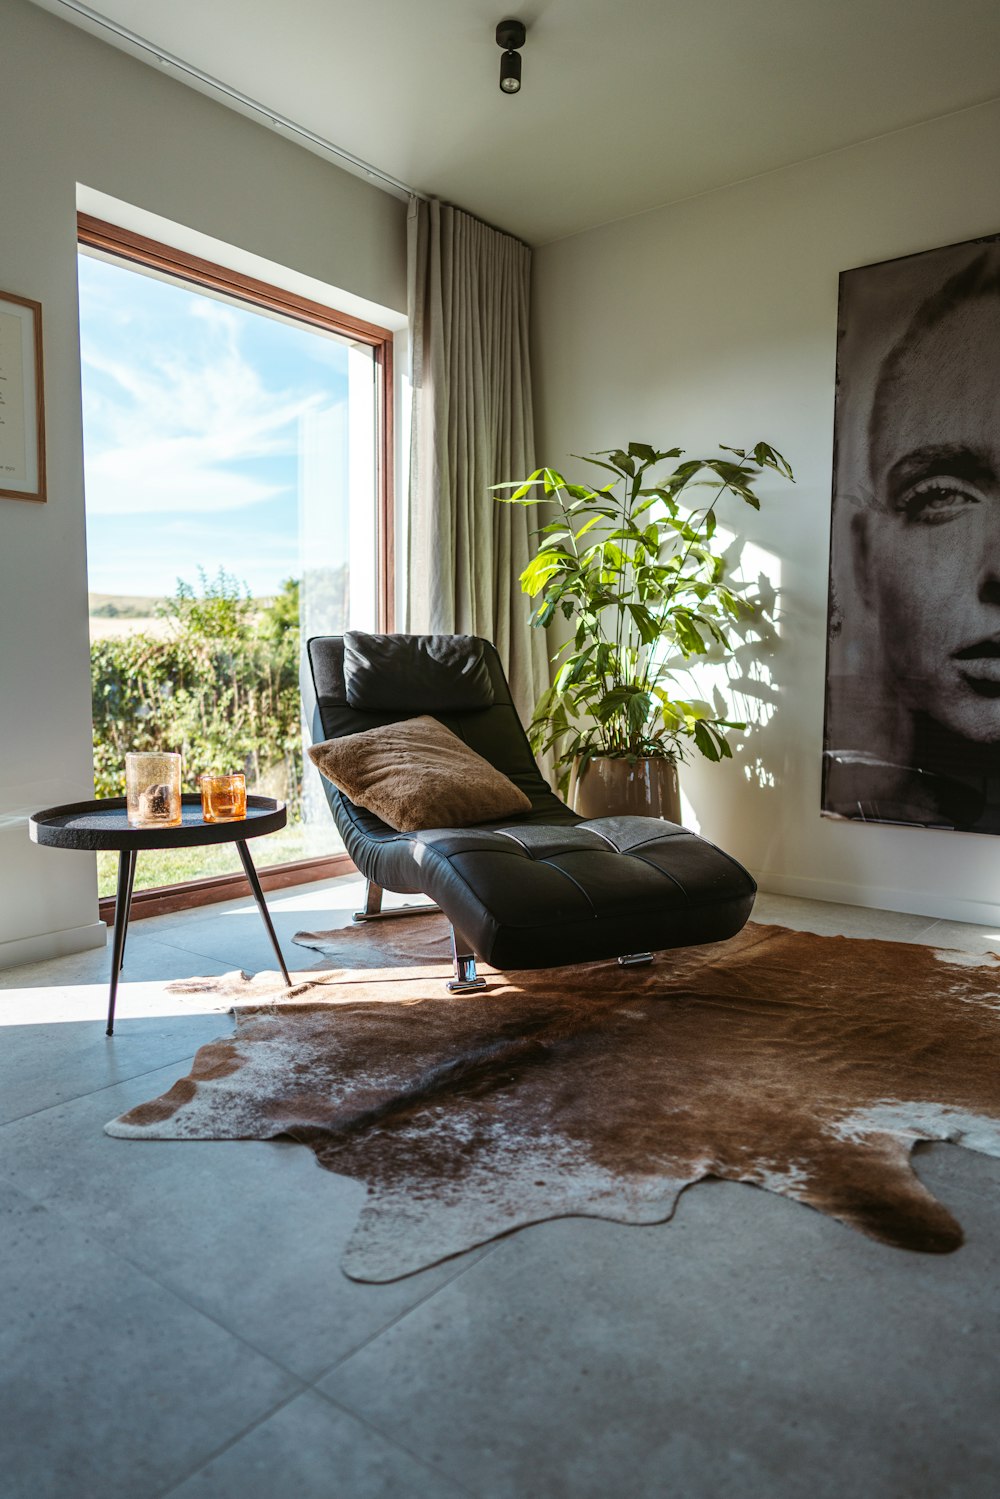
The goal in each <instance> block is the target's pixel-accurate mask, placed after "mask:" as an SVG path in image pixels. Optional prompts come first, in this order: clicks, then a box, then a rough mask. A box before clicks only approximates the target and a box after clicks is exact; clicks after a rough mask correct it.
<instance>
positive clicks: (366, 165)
mask: <svg viewBox="0 0 1000 1499" xmlns="http://www.w3.org/2000/svg"><path fill="white" fill-rule="evenodd" d="M57 3H58V4H59V5H60V6H62V8H63V10H71V11H73V12H75V14H76V15H78V16H82V17H83V19H84V20H86V21H89V22H90V23H91V24H92V25H93V26H97V27H100V28H101V29H103V30H104V31H110V32H111V33H112V34H113V35H114V36H116V37H118V38H119V39H120V40H121V41H124V42H128V44H129V45H130V46H132V47H137V48H138V49H139V50H140V51H141V52H146V53H148V54H149V56H150V57H152V58H155V59H156V61H157V62H159V63H161V64H163V65H164V66H166V67H170V68H172V69H174V70H175V71H176V72H178V73H181V74H186V75H187V77H188V78H191V79H193V80H194V81H195V82H196V83H200V84H202V85H203V86H204V87H205V88H208V89H211V90H212V91H213V92H214V93H217V94H221V95H222V96H223V98H225V99H229V100H231V101H232V102H233V103H234V104H239V105H240V106H241V107H242V108H243V109H247V110H249V111H250V112H251V113H252V114H255V115H259V116H260V118H261V119H262V120H264V121H266V122H267V123H268V124H270V125H272V126H274V127H276V128H277V129H278V130H281V131H285V132H287V134H288V135H290V136H297V137H298V138H299V139H300V140H302V141H305V142H307V143H308V145H310V146H312V147H314V148H315V149H316V150H318V151H322V152H323V153H324V154H325V155H327V156H332V157H334V158H335V159H336V160H337V161H339V162H341V163H343V164H344V165H345V166H346V167H348V168H349V169H350V170H351V171H352V172H354V173H355V174H356V175H358V176H360V177H363V178H365V179H366V180H368V181H370V182H376V183H378V185H379V186H380V187H383V188H385V189H386V190H387V191H388V192H392V193H394V194H397V195H398V196H399V197H402V198H411V197H413V198H425V197H426V194H425V193H420V192H417V190H416V188H413V187H409V186H408V185H407V184H406V183H405V182H400V181H399V179H398V178H397V177H393V176H391V175H390V174H389V173H388V172H383V171H382V170H381V168H380V167H373V166H372V164H371V162H368V161H362V159H361V157H360V156H354V155H353V154H352V153H351V152H350V151H345V150H344V148H343V147H342V146H336V145H334V143H333V141H328V140H326V139H325V137H324V136H322V135H317V133H316V132H315V131H314V130H309V129H307V128H306V126H305V125H299V124H297V123H296V122H295V120H291V119H289V118H288V116H287V115H283V114H279V113H278V111H277V110H274V109H268V107H267V105H266V104H261V103H260V101H259V100H257V99H251V98H250V96H249V94H244V93H241V92H240V90H239V89H236V88H233V87H232V86H231V85H230V84H228V83H223V82H222V81H221V80H220V79H218V78H213V77H212V75H211V74H210V73H204V72H202V70H201V68H197V67H195V65H194V64H193V63H189V62H185V61H184V59H183V58H181V57H175V56H174V55H173V53H171V52H168V51H167V50H166V48H164V47H157V46H156V45H155V44H154V43H153V42H150V41H147V39H146V38H145V37H143V36H140V35H139V34H138V32H135V31H130V30H129V28H128V27H127V26H121V25H119V23H118V22H117V21H112V20H110V19H109V17H108V16H102V15H101V13H100V12H99V11H96V10H91V8H90V6H89V5H83V4H81V3H80V0H57Z"/></svg>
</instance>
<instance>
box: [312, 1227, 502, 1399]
mask: <svg viewBox="0 0 1000 1499" xmlns="http://www.w3.org/2000/svg"><path fill="white" fill-rule="evenodd" d="M500 1242H501V1241H500V1240H499V1239H497V1240H496V1241H495V1242H493V1243H487V1244H486V1245H485V1247H483V1246H479V1245H475V1246H473V1247H474V1248H482V1253H480V1254H477V1255H476V1258H475V1259H474V1260H471V1261H470V1262H469V1264H467V1265H462V1266H460V1267H459V1268H458V1269H457V1270H456V1271H455V1272H454V1274H453V1275H449V1277H448V1279H447V1280H444V1281H442V1282H441V1284H440V1285H437V1286H434V1287H432V1289H431V1290H429V1291H428V1292H427V1294H426V1295H425V1296H421V1297H419V1298H418V1299H417V1300H416V1301H414V1302H412V1303H411V1304H410V1305H409V1306H407V1307H404V1308H403V1310H402V1311H401V1312H398V1313H397V1314H396V1316H395V1317H393V1318H391V1319H390V1321H388V1322H387V1323H386V1324H385V1326H384V1327H380V1328H379V1329H378V1331H377V1332H373V1333H372V1335H371V1336H370V1337H368V1338H362V1340H361V1342H360V1343H358V1344H357V1345H356V1346H355V1347H354V1348H351V1349H350V1350H349V1351H348V1352H347V1353H342V1354H341V1355H340V1357H339V1358H335V1359H334V1361H333V1363H332V1364H329V1365H327V1367H326V1368H325V1369H322V1370H321V1371H320V1372H319V1374H317V1375H316V1377H315V1378H314V1379H313V1380H311V1381H310V1384H311V1386H312V1388H313V1389H315V1388H316V1386H317V1384H318V1383H319V1381H320V1380H321V1379H326V1377H327V1375H328V1374H332V1373H333V1371H334V1369H339V1368H340V1367H341V1365H342V1364H345V1363H346V1362H347V1360H348V1359H352V1358H354V1356H355V1354H357V1353H360V1352H361V1351H362V1350H363V1349H365V1348H369V1347H370V1346H371V1345H372V1343H375V1342H377V1340H378V1339H379V1338H381V1337H383V1336H384V1334H385V1333H387V1332H390V1331H391V1330H392V1328H394V1327H398V1326H399V1324H400V1322H403V1321H405V1319H406V1318H407V1317H408V1316H409V1315H410V1313H411V1312H415V1311H416V1310H417V1308H418V1307H421V1306H426V1305H427V1303H428V1301H433V1299H434V1297H435V1296H437V1295H438V1293H439V1292H441V1291H444V1290H446V1289H449V1290H450V1288H451V1287H452V1286H454V1285H455V1284H456V1283H457V1282H458V1281H460V1280H461V1279H462V1277H463V1275H467V1274H468V1273H469V1271H470V1270H472V1269H473V1268H474V1267H475V1266H476V1265H480V1264H482V1262H483V1260H485V1259H488V1258H489V1257H490V1255H491V1254H493V1253H495V1251H496V1250H497V1249H499V1247H500ZM469 1252H470V1251H466V1253H469ZM424 1268H425V1269H427V1270H430V1269H433V1266H432V1265H427V1266H425V1267H424ZM343 1273H344V1272H343V1271H341V1274H343ZM348 1279H350V1277H348ZM362 1284H369V1285H371V1284H376V1282H371V1281H369V1282H362ZM383 1284H385V1282H383ZM316 1393H317V1394H318V1395H323V1398H324V1400H327V1399H330V1398H331V1397H330V1396H327V1395H325V1394H324V1393H323V1391H322V1390H317V1391H316ZM336 1403H337V1402H336V1401H335V1402H334V1404H336ZM347 1408H348V1407H345V1409H347Z"/></svg>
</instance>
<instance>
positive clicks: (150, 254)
mask: <svg viewBox="0 0 1000 1499" xmlns="http://www.w3.org/2000/svg"><path fill="white" fill-rule="evenodd" d="M77 239H78V242H79V244H80V245H81V246H83V247H85V248H87V249H91V250H100V251H103V252H104V253H105V254H107V255H111V256H113V257H114V258H115V259H116V260H124V261H128V262H131V263H132V264H133V265H135V266H137V267H142V268H144V269H146V270H153V271H160V272H161V273H163V274H164V275H167V276H171V277H173V278H174V279H175V280H178V281H186V282H188V283H190V284H191V285H193V286H195V287H199V288H202V289H207V290H209V291H216V292H221V293H223V294H224V295H225V296H228V297H232V298H234V299H235V300H237V301H240V302H245V303H247V304H248V305H249V306H251V307H257V308H260V309H262V310H263V311H265V312H276V313H280V314H282V315H283V316H285V317H288V318H291V319H293V320H294V321H296V322H299V323H305V324H307V325H308V326H310V327H313V328H320V329H323V330H324V331H325V332H328V333H336V334H339V335H340V336H341V337H345V338H349V339H351V340H352V342H354V343H361V344H366V345H367V346H368V347H369V348H370V349H371V350H372V356H373V360H374V364H375V369H376V380H375V402H376V409H375V423H376V426H375V432H376V438H375V443H376V450H375V469H376V494H375V531H376V567H377V584H376V587H377V596H378V601H377V609H378V628H379V630H381V631H390V630H392V629H394V628H395V592H396V588H395V548H394V534H393V533H394V525H393V520H394V515H395V489H394V454H395V432H394V421H393V410H394V408H393V401H394V384H393V357H392V356H393V335H392V332H391V330H390V329H388V328H382V327H379V325H378V324H377V323H368V322H365V321H364V320H363V319H362V318H356V317H352V316H350V315H349V314H348V313H346V312H337V311H335V309H334V308H332V307H326V306H324V305H323V304H322V303H321V302H313V301H311V300H310V299H309V298H308V297H301V296H299V295H298V294H297V293H295V292H290V291H285V290H284V288H283V287H279V286H273V285H272V284H271V283H270V282H267V281H258V280H256V279H255V278H254V277H253V276H246V275H244V274H243V273H242V272H241V271H234V270H230V269H229V267H228V266H221V265H217V264H215V262H214V261H210V260H203V259H202V258H201V257H200V256H198V255H189V254H188V253H187V251H185V250H177V249H175V248H174V247H173V246H172V245H165V244H162V243H161V242H160V241H159V240H155V239H148V238H146V236H145V235H142V234H135V233H134V232H133V231H132V230H130V229H122V228H121V227H120V226H119V225H117V224H110V223H108V222H106V220H104V219H98V218H94V217H93V215H92V214H88V213H78V214H77ZM354 870H355V866H354V864H353V863H352V861H351V860H350V858H349V857H348V855H347V854H332V855H329V856H327V857H326V858H319V859H301V860H297V861H295V862H293V863H288V864H275V865H271V866H268V867H266V868H262V869H261V870H260V871H259V873H260V882H261V885H262V886H263V887H264V889H265V890H276V889H281V888H284V887H286V886H289V885H299V884H304V883H306V882H307V881H310V880H321V879H330V878H332V877H334V876H336V875H344V874H351V873H353V872H354ZM247 888H249V887H248V886H247V883H246V879H245V878H244V876H243V875H236V874H233V875H215V876H210V877H207V878H206V879H203V880H188V881H185V882H184V883H182V884H177V885H164V886H160V887H158V888H155V889H152V890H137V891H136V893H135V895H134V896H133V898H132V919H133V920H137V919H139V918H141V917H143V916H160V915H163V914H165V913H167V912H169V911H181V910H186V909H188V908H189V907H194V906H203V905H207V904H209V903H211V902H214V901H221V900H230V899H234V898H236V897H238V896H240V895H242V894H243V893H244V891H245V890H246V889H247ZM114 906H115V901H114V897H113V896H107V897H105V898H103V899H102V900H101V902H100V912H101V918H102V920H104V921H106V922H108V924H109V925H110V924H111V923H112V922H113V920H114Z"/></svg>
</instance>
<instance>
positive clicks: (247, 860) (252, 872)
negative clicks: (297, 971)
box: [236, 840, 292, 985]
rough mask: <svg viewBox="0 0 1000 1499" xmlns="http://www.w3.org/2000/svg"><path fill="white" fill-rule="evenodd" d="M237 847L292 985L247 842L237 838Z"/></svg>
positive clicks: (286, 981)
mask: <svg viewBox="0 0 1000 1499" xmlns="http://www.w3.org/2000/svg"><path fill="white" fill-rule="evenodd" d="M236 847H237V848H238V849H239V851H240V858H241V859H242V860H243V868H244V869H245V871H246V877H247V879H248V880H249V881H250V889H251V890H252V891H253V898H254V900H255V901H256V902H257V909H258V911H259V912H260V916H261V920H262V921H263V923H264V925H265V926H266V927H267V935H268V936H269V937H270V939H271V946H272V947H273V948H274V952H275V956H276V957H277V959H278V966H279V967H280V969H281V972H282V973H283V974H284V978H285V983H286V984H289V985H290V984H291V982H292V981H291V979H290V978H289V976H288V969H287V968H286V967H285V960H284V958H283V957H282V956H281V948H280V947H279V946H278V937H277V934H276V932H275V930H274V926H273V925H272V922H271V913H270V911H269V910H268V909H267V902H266V900H265V899H264V892H263V890H262V889H261V888H260V880H259V879H258V878H257V871H256V869H254V867H253V860H252V859H251V857H250V850H249V849H248V848H247V846H246V843H245V842H243V841H242V840H237V843H236Z"/></svg>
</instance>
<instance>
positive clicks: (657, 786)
mask: <svg viewBox="0 0 1000 1499" xmlns="http://www.w3.org/2000/svg"><path fill="white" fill-rule="evenodd" d="M569 794H570V806H571V807H572V808H573V811H574V812H578V813H579V815H580V816H581V817H586V818H591V817H615V816H632V817H663V818H665V819H666V821H667V822H678V823H679V822H680V820H681V789H680V783H679V781H678V779H677V765H676V762H675V761H673V760H664V759H662V758H657V759H649V760H625V759H606V758H603V757H599V758H597V759H594V760H591V762H590V764H589V765H588V766H587V768H586V770H585V771H584V772H583V774H582V775H581V774H579V773H578V771H577V770H576V768H575V767H574V770H573V776H572V779H571V781H570V793H569Z"/></svg>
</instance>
